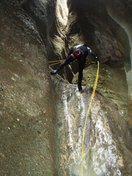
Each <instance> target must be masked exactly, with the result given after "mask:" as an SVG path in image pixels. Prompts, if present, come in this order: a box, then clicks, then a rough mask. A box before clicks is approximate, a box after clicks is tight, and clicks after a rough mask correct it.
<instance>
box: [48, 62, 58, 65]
mask: <svg viewBox="0 0 132 176" xmlns="http://www.w3.org/2000/svg"><path fill="white" fill-rule="evenodd" d="M58 64H60V62H56V63H52V64H50V66H54V65H58Z"/></svg>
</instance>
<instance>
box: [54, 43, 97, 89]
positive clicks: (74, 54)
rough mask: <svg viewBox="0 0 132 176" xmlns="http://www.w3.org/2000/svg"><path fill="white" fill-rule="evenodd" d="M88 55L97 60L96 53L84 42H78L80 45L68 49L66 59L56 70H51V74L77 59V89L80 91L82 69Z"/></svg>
mask: <svg viewBox="0 0 132 176" xmlns="http://www.w3.org/2000/svg"><path fill="white" fill-rule="evenodd" d="M88 55H91V56H92V57H93V58H94V59H96V61H97V56H96V54H95V53H94V52H93V51H92V50H91V49H90V48H89V47H88V46H87V45H86V44H80V45H77V46H75V47H73V48H72V49H70V51H69V53H68V57H67V58H66V60H65V61H64V62H63V63H62V64H61V65H59V67H58V68H57V69H56V70H54V71H51V74H52V75H53V74H56V73H58V72H59V71H60V70H61V69H63V68H64V67H65V66H66V65H68V64H69V63H71V62H73V61H74V60H76V59H77V60H78V65H79V74H78V89H79V91H81V90H82V85H81V84H82V78H83V69H84V66H85V62H86V57H87V56H88Z"/></svg>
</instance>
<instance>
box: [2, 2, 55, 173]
mask: <svg viewBox="0 0 132 176" xmlns="http://www.w3.org/2000/svg"><path fill="white" fill-rule="evenodd" d="M14 9H15V7H14ZM19 15H20V16H19ZM21 17H22V18H21ZM26 17H27V18H26ZM34 24H35V23H34V22H33V20H32V19H31V18H30V17H29V16H28V15H27V14H26V13H24V11H23V10H22V9H19V8H18V9H17V11H16V10H13V7H12V6H7V4H4V3H2V2H0V26H1V28H0V75H1V76H0V140H1V143H0V175H1V176H6V175H10V176H17V175H19V176H27V175H32V176H38V175H39V176H41V175H43V176H44V175H45V176H47V175H55V173H56V171H55V163H54V153H55V152H54V149H55V147H54V136H53V134H54V125H53V121H54V116H55V114H54V108H53V103H52V101H51V100H52V94H51V89H50V81H49V74H48V66H47V61H46V57H47V56H46V50H44V45H42V42H41V41H40V38H39V35H38V34H39V33H38V31H37V28H36V26H35V25H34ZM35 28H36V29H35Z"/></svg>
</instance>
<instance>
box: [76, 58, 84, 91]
mask: <svg viewBox="0 0 132 176" xmlns="http://www.w3.org/2000/svg"><path fill="white" fill-rule="evenodd" d="M85 61H86V59H84V58H79V59H78V65H79V71H78V89H79V91H82V79H83V69H84V65H85Z"/></svg>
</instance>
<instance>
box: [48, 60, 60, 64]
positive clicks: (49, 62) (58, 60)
mask: <svg viewBox="0 0 132 176" xmlns="http://www.w3.org/2000/svg"><path fill="white" fill-rule="evenodd" d="M54 62H61V60H53V61H49V63H54Z"/></svg>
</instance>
